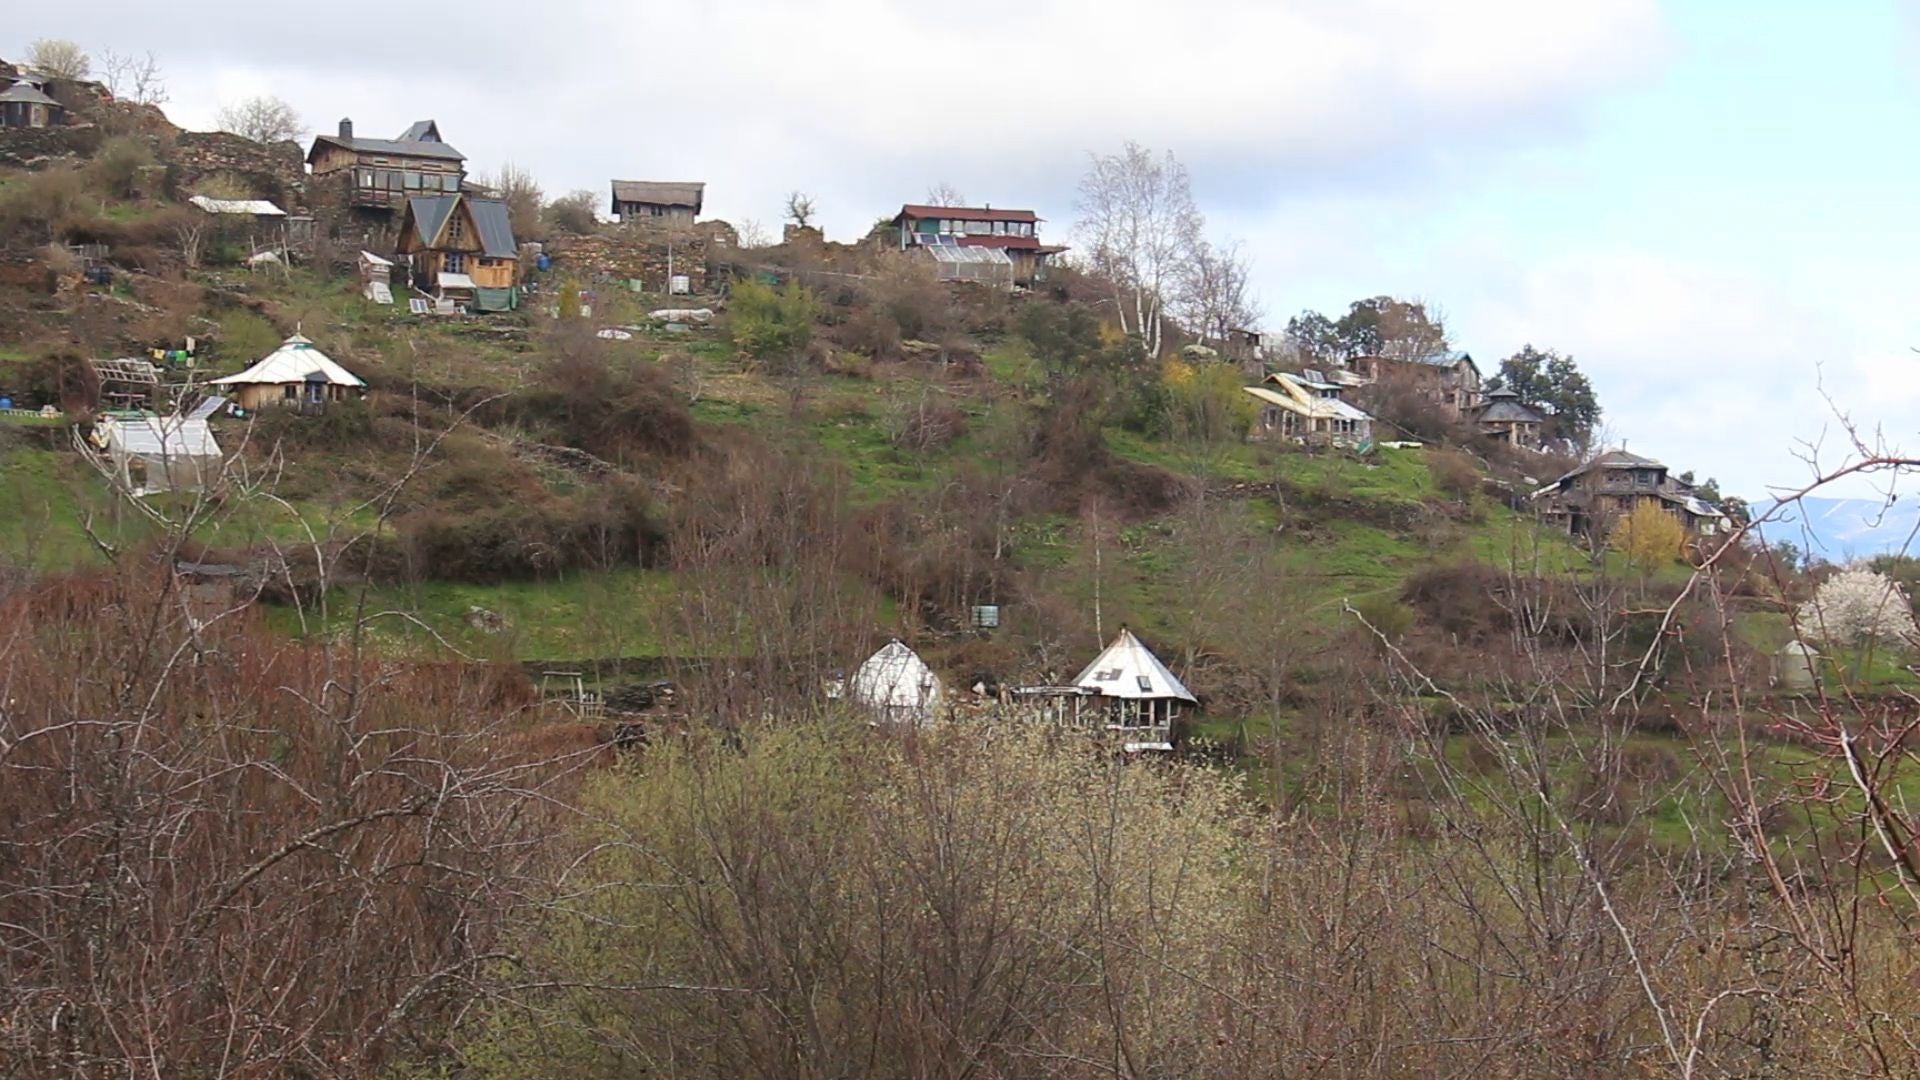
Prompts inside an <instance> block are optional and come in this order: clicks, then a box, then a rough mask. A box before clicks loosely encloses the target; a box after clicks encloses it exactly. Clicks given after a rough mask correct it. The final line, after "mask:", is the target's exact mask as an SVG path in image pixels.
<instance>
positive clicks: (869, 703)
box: [847, 638, 945, 724]
mask: <svg viewBox="0 0 1920 1080" xmlns="http://www.w3.org/2000/svg"><path fill="white" fill-rule="evenodd" d="M847 696H848V697H850V698H852V699H853V701H854V702H855V703H857V704H859V705H862V706H865V707H866V708H868V709H871V710H873V712H874V714H875V715H876V716H878V717H879V718H880V719H881V720H884V721H887V722H889V723H897V724H930V723H932V722H933V721H934V720H935V719H936V718H937V717H938V716H939V712H940V706H941V703H942V701H943V700H944V697H945V692H944V690H943V689H942V687H941V685H940V676H938V675H935V674H934V673H933V669H932V668H930V667H928V666H927V662H926V661H925V660H922V659H920V654H919V653H916V652H914V651H913V650H912V649H910V648H908V647H907V646H906V645H905V644H903V643H902V642H901V641H900V639H899V638H895V639H893V640H892V641H889V642H887V643H886V644H885V645H884V646H882V647H881V649H880V651H879V652H877V653H874V654H873V655H872V656H869V657H867V659H866V662H865V663H862V664H861V665H860V667H859V668H858V669H856V670H855V671H854V673H853V678H852V679H851V680H849V682H848V685H847Z"/></svg>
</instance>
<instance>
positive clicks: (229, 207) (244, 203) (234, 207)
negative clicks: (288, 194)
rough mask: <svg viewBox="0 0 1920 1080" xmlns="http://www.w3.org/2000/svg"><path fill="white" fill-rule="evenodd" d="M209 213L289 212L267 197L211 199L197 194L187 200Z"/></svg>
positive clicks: (256, 214)
mask: <svg viewBox="0 0 1920 1080" xmlns="http://www.w3.org/2000/svg"><path fill="white" fill-rule="evenodd" d="M187 201H188V202H190V203H192V204H193V205H195V206H197V207H199V208H200V209H202V210H205V211H206V212H207V213H209V214H245V215H247V216H249V217H286V216H287V212H286V211H285V210H282V209H280V208H279V207H277V206H275V205H273V203H271V202H269V201H267V200H266V199H210V198H208V197H207V196H205V195H195V196H193V197H192V198H190V199H188V200H187Z"/></svg>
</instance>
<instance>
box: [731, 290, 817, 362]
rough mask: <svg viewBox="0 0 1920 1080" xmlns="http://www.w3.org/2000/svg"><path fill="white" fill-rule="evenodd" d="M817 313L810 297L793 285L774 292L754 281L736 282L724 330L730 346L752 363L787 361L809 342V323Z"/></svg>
mask: <svg viewBox="0 0 1920 1080" xmlns="http://www.w3.org/2000/svg"><path fill="white" fill-rule="evenodd" d="M819 313H820V305H819V302H818V301H817V300H815V299H814V296H813V293H811V292H810V291H808V290H807V288H806V287H805V286H803V285H800V284H799V283H797V282H793V281H789V282H787V283H786V284H785V285H783V286H781V287H780V288H778V289H776V288H773V287H772V286H769V285H763V284H761V283H760V282H757V281H752V280H745V281H739V282H736V283H735V284H734V286H733V295H732V298H731V300H730V301H729V305H728V308H727V329H728V332H729V333H731V334H732V336H733V343H734V345H735V346H737V347H738V348H739V349H740V351H742V352H744V353H746V354H747V355H748V356H751V357H753V358H754V359H755V360H760V361H776V360H789V359H792V358H794V357H797V356H799V355H800V354H801V353H802V352H803V351H804V350H805V349H806V347H807V343H808V342H809V341H811V340H812V339H813V322H814V319H815V318H817V317H818V315H819Z"/></svg>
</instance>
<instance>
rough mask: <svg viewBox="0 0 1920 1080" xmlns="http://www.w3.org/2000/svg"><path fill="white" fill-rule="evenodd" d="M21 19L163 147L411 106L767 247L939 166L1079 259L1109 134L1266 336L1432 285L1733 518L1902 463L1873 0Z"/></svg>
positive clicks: (335, 6) (330, 9)
mask: <svg viewBox="0 0 1920 1080" xmlns="http://www.w3.org/2000/svg"><path fill="white" fill-rule="evenodd" d="M15 6H16V7H17V8H18V10H16V11H14V13H13V15H12V16H11V17H10V18H9V19H8V23H7V26H8V32H9V33H12V34H13V35H15V37H16V38H17V40H15V41H13V42H0V52H5V53H6V55H8V56H10V57H11V56H17V55H19V53H20V52H21V51H22V49H23V47H24V45H25V43H26V42H27V41H30V40H31V39H33V38H35V37H42V36H57V37H69V38H73V39H75V40H77V41H79V42H80V43H81V44H83V45H84V46H86V47H88V48H89V49H91V50H92V51H93V52H94V53H95V54H96V55H97V54H98V53H100V52H101V51H102V50H105V49H114V50H117V51H120V52H144V51H146V50H152V51H153V52H154V53H155V54H156V55H157V56H158V57H159V59H160V61H161V63H162V65H163V66H164V67H165V68H166V70H167V73H168V76H169V89H170V91H171V94H172V100H171V102H170V103H169V104H168V105H167V110H168V112H169V114H170V115H171V116H172V117H173V119H174V120H175V121H176V122H177V123H180V124H182V125H183V126H187V127H210V126H212V124H213V118H214V115H215V113H216V112H217V110H218V108H219V106H220V105H221V104H222V103H224V102H231V101H235V100H238V99H241V98H244V97H246V96H248V95H251V94H258V93H272V94H277V95H279V96H280V97H282V98H284V99H286V100H287V101H289V102H290V103H292V104H293V105H294V107H295V108H297V109H298V110H299V112H300V113H301V115H302V117H303V118H304V119H305V120H306V122H307V124H308V125H309V126H310V127H311V128H313V129H315V130H321V129H326V130H330V129H332V127H333V126H334V125H335V124H336V123H337V121H338V119H339V118H340V117H342V116H351V117H352V118H353V119H354V121H355V123H356V125H357V126H358V130H359V132H360V133H361V134H363V135H365V134H380V135H387V134H397V133H398V132H399V131H400V130H401V129H402V128H404V127H406V125H407V124H408V123H409V122H411V121H413V120H415V119H419V118H426V117H432V118H434V119H437V120H438V121H439V122H440V129H441V131H442V133H443V134H444V135H445V136H446V138H447V139H448V141H450V142H452V143H453V144H454V145H455V146H457V147H459V148H460V149H461V150H463V151H465V152H466V154H467V155H468V158H469V162H468V164H469V167H470V168H471V169H473V170H474V171H476V172H480V173H485V172H489V171H491V170H493V169H496V168H497V167H498V166H499V165H500V164H501V163H502V162H505V161H512V162H514V163H516V164H519V165H523V166H525V167H528V168H530V169H531V170H532V171H533V172H534V174H535V175H536V176H537V177H538V179H539V180H540V182H541V183H542V184H543V186H544V187H545V188H546V189H547V191H548V192H549V194H558V193H561V192H564V191H566V190H569V189H572V188H589V189H591V190H593V191H595V192H596V193H599V194H601V195H604V193H605V191H606V181H607V180H608V179H609V178H611V177H616V176H617V177H621V178H626V179H700V180H705V181H707V182H708V188H707V193H708V194H707V211H708V213H709V215H712V216H719V217H725V218H728V219H730V220H733V221H736V222H739V221H742V220H745V219H755V220H758V221H760V222H762V223H764V224H766V225H768V226H769V227H773V228H777V226H778V221H779V218H780V207H781V203H782V196H783V195H784V194H785V192H787V191H788V190H791V189H794V188H799V189H803V190H805V191H807V192H810V193H811V194H813V195H814V197H815V201H816V203H817V205H818V207H819V208H820V211H821V214H822V218H823V223H824V225H825V226H826V228H827V231H828V234H829V236H830V237H833V238H836V239H846V238H851V237H852V236H854V235H856V234H858V233H861V232H864V231H865V229H866V227H867V226H868V225H869V224H871V223H872V221H873V220H874V219H875V218H878V217H882V216H885V215H887V214H889V213H891V212H892V211H893V210H896V209H898V207H899V205H900V204H901V203H902V202H906V201H917V200H919V199H920V198H922V197H923V196H924V195H925V193H926V190H927V188H928V187H929V186H930V185H931V184H933V183H935V182H937V181H942V180H944V181H947V182H949V183H951V184H953V185H954V186H955V187H957V188H958V189H959V190H960V191H961V192H963V193H964V194H965V195H967V196H968V197H969V199H971V200H972V201H975V202H988V203H992V204H993V205H996V206H1007V207H1030V208H1032V209H1034V210H1036V211H1038V212H1039V213H1040V215H1041V216H1042V217H1043V218H1045V219H1046V224H1045V226H1044V227H1043V228H1044V236H1045V237H1046V238H1047V239H1049V240H1052V241H1056V242H1059V241H1064V242H1069V243H1071V242H1072V239H1073V238H1072V235H1071V230H1072V225H1073V218H1074V212H1073V193H1074V186H1075V184H1076V182H1077V180H1078V178H1079V175H1080V174H1081V172H1082V171H1083V169H1084V166H1085V162H1086V154H1087V153H1088V152H1089V151H1101V152H1106V151H1111V150H1114V149H1116V148H1117V147H1118V146H1119V145H1120V143H1121V142H1122V141H1123V140H1126V139H1133V140H1136V141H1138V142H1141V143H1143V144H1145V145H1147V146H1149V147H1152V148H1155V149H1170V150H1172V151H1173V152H1174V153H1175V154H1176V155H1178V156H1179V157H1180V159H1181V160H1182V161H1184V162H1185V163H1186V164H1187V166H1188V168H1189V170H1190V171H1191V173H1192V176H1193V180H1194V186H1195V190H1196V194H1197V195H1198V196H1199V199H1200V202H1201V206H1202V209H1203V210H1204V211H1205V212H1206V213H1207V216H1208V219H1209V223H1210V226H1211V230H1212V231H1213V232H1214V233H1215V234H1216V235H1217V236H1221V237H1237V238H1239V239H1241V240H1243V241H1245V243H1246V244H1247V245H1248V248H1249V250H1250V251H1251V252H1252V254H1253V256H1254V259H1255V262H1256V277H1257V285H1258V291H1259V296H1260V300H1261V302H1262V304H1263V305H1264V307H1265V309H1266V312H1267V323H1268V325H1269V326H1272V327H1278V326H1281V325H1284V323H1285V321H1286V318H1287V316H1288V315H1290V314H1293V313H1295V312H1298V311H1299V310H1301V309H1303V308H1317V309H1320V310H1325V311H1328V312H1329V313H1337V312H1338V311H1340V310H1342V309H1344V308H1345V306H1346V304H1347V303H1348V302H1349V301H1351V300H1353V299H1355V298H1358V297H1361V296H1369V295H1373V294H1376V293H1393V294H1396V295H1400V296H1411V297H1420V298H1424V299H1425V300H1427V301H1428V302H1429V304H1431V305H1434V306H1436V307H1437V308H1438V309H1439V310H1441V311H1442V312H1443V313H1444V314H1445V316H1446V320H1447V325H1448V327H1449V329H1450V330H1451V331H1452V333H1453V337H1454V339H1455V341H1456V343H1457V344H1459V345H1460V346H1462V347H1464V348H1466V349H1468V350H1469V351H1471V352H1472V353H1473V354H1474V356H1475V357H1476V359H1478V360H1480V361H1481V362H1482V367H1483V368H1485V369H1487V370H1489V371H1491V370H1492V368H1493V367H1495V366H1497V364H1498V361H1499V358H1501V357H1503V356H1506V355H1508V354H1509V353H1511V352H1513V351H1514V350H1515V349H1517V348H1518V347H1519V346H1521V345H1522V344H1525V343H1528V342H1532V343H1534V344H1536V345H1539V346H1542V347H1553V348H1558V349H1560V350H1562V351H1564V352H1570V353H1571V354H1573V356H1574V357H1575V359H1576V360H1577V361H1578V362H1579V363H1580V365H1581V366H1582V367H1583V368H1584V369H1586V370H1587V371H1588V372H1589V373H1590V374H1591V375H1592V376H1593V379H1594V381H1595V383H1596V385H1597V387H1598V390H1599V393H1600V397H1601V401H1602V404H1603V405H1604V406H1605V407H1606V410H1607V428H1608V434H1609V436H1610V437H1611V438H1612V439H1613V440H1614V441H1615V442H1618V441H1620V440H1626V441H1628V443H1629V445H1630V447H1631V448H1632V449H1633V450H1635V451H1637V452H1641V453H1646V454H1651V455H1655V456H1658V457H1660V458H1662V459H1664V460H1665V461H1666V462H1667V463H1668V464H1670V465H1672V466H1673V467H1674V468H1675V469H1676V470H1681V469H1692V470H1695V471H1696V472H1698V473H1699V474H1700V475H1701V476H1703V477H1705V476H1708V475H1711V476H1715V477H1718V478H1719V479H1720V480H1721V481H1722V484H1723V486H1724V487H1725V488H1727V489H1728V490H1729V491H1737V492H1740V493H1743V494H1746V495H1748V496H1750V497H1751V496H1759V495H1763V494H1765V492H1766V490H1767V488H1768V486H1769V485H1781V484H1792V483H1797V482H1799V481H1800V480H1802V479H1803V478H1804V477H1805V476H1806V475H1807V467H1806V466H1805V465H1804V464H1803V463H1802V462H1801V461H1799V460H1798V459H1797V457H1796V451H1797V446H1796V444H1797V443H1798V442H1817V441H1819V440H1821V439H1822V438H1823V437H1824V438H1825V440H1826V446H1827V456H1829V457H1833V456H1835V455H1837V453H1838V447H1837V445H1836V440H1837V438H1838V436H1837V435H1836V434H1835V424H1834V421H1833V408H1834V406H1838V407H1839V408H1840V409H1843V410H1845V411H1846V412H1847V413H1849V414H1850V415H1851V416H1852V417H1853V419H1854V420H1855V421H1856V422H1858V423H1859V424H1861V425H1863V426H1865V427H1868V428H1872V427H1875V426H1880V427H1883V428H1884V430H1885V433H1886V435H1887V437H1888V438H1889V439H1890V440H1892V441H1894V442H1896V443H1904V444H1906V446H1907V447H1908V448H1909V449H1912V450H1920V434H1917V433H1916V430H1915V429H1916V428H1920V419H1917V417H1920V409H1917V408H1916V406H1920V356H1917V355H1916V354H1915V353H1914V352H1912V351H1911V349H1910V346H1914V345H1920V312H1916V308H1915V303H1914V300H1915V296H1916V292H1917V291H1920V290H1916V280H1915V279H1916V276H1917V275H1916V268H1915V260H1916V258H1920V254H1916V253H1917V252H1920V243H1917V242H1916V241H1920V220H1916V210H1915V207H1916V199H1915V196H1914V194H1913V193H1914V191H1915V190H1916V187H1920V168H1916V166H1917V165H1920V161H1916V158H1920V142H1917V141H1916V139H1915V138H1914V135H1913V133H1914V131H1915V130H1916V129H1917V128H1920V123H1917V122H1916V121H1920V85H1916V78H1920V76H1917V75H1916V73H1917V72H1920V64H1917V63H1916V60H1920V13H1917V12H1916V11H1915V10H1914V9H1913V8H1911V7H1909V6H1908V5H1907V4H1904V3H1900V2H1897V0H1884V2H1877V0H1849V3H1847V4H1845V5H1837V4H1836V5H1813V4H1804V3H1789V2H1786V0H1777V2H1776V0H1742V2H1732V0H1729V2H1706V0H1701V2H1696V3H1688V4H1677V3H1676V4H1661V3H1658V2H1656V0H1596V2H1590V3H1575V4H1554V3H1544V4H1543V3H1540V2H1539V0H1448V2H1446V3H1433V2H1431V0H1245V2H1236V0H1185V2H1183V3H1179V4H1169V3H1144V2H1137V0H1101V2H1092V0H1089V2H1077V3H1065V2H1049V0H1020V2H1017V3H1015V2H1009V0H975V2H973V3H969V4H964V5H951V4H948V5H933V4H923V3H905V2H885V0H806V2H795V0H705V2H702V3H696V4H686V3H675V4H661V3H654V2H651V0H640V2H631V0H630V2H625V3H613V2H592V0H549V2H547V3H545V4H538V5H535V4H526V3H513V4H507V3H498V2H495V0H469V2H467V3H465V4H462V5H459V6H458V7H456V8H445V7H432V6H421V5H408V4H395V3H392V2H390V0H382V2H379V3H373V2H366V0H336V2H335V3H332V4H328V5H322V6H313V5H306V6H303V7H300V8H298V9H297V10H298V12H299V14H298V15H297V16H282V15H278V14H276V13H273V12H272V11H271V10H270V6H268V5H260V4H258V3H232V2H225V0H170V2H168V3H153V2H151V0H94V2H92V3H89V4H87V5H85V8H84V17H76V16H75V15H73V14H72V11H73V10H74V9H72V8H67V7H64V6H63V5H47V4H22V5H15ZM9 49H10V50H11V51H7V50H9ZM1827 398H1831V399H1832V401H1833V403H1834V406H1830V405H1829V404H1828V402H1827V400H1826V399H1827ZM1800 452H1804V450H1803V449H1800Z"/></svg>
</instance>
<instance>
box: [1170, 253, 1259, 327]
mask: <svg viewBox="0 0 1920 1080" xmlns="http://www.w3.org/2000/svg"><path fill="white" fill-rule="evenodd" d="M1252 273H1253V263H1252V260H1251V259H1250V258H1249V257H1248V256H1247V254H1246V252H1245V250H1244V249H1243V248H1242V247H1241V245H1240V242H1239V241H1237V240H1234V241H1229V242H1228V243H1226V244H1225V245H1223V246H1221V247H1215V246H1214V245H1213V244H1212V243H1210V242H1208V241H1207V240H1205V239H1200V240H1197V241H1196V242H1195V243H1194V245H1193V251H1192V256H1191V258H1190V259H1189V260H1188V262H1187V265H1186V268H1185V273H1184V274H1183V275H1182V277H1181V280H1180V282H1179V286H1178V289H1179V291H1178V294H1177V295H1178V301H1177V303H1176V304H1175V306H1174V313H1175V314H1176V315H1177V316H1178V317H1179V319H1180V322H1181V323H1182V325H1184V326H1185V327H1186V329H1187V330H1188V331H1190V332H1191V333H1193V334H1196V335H1198V336H1199V337H1200V338H1201V340H1203V341H1213V342H1220V341H1225V340H1226V338H1227V333H1228V331H1231V330H1242V329H1252V328H1254V327H1255V325H1256V324H1257V323H1258V322H1259V321H1260V317H1261V314H1262V312H1261V309H1260V304H1259V302H1258V301H1257V300H1256V299H1255V298H1254V296H1253V289H1252V285H1251V282H1250V280H1249V279H1250V278H1251V276H1252Z"/></svg>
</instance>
